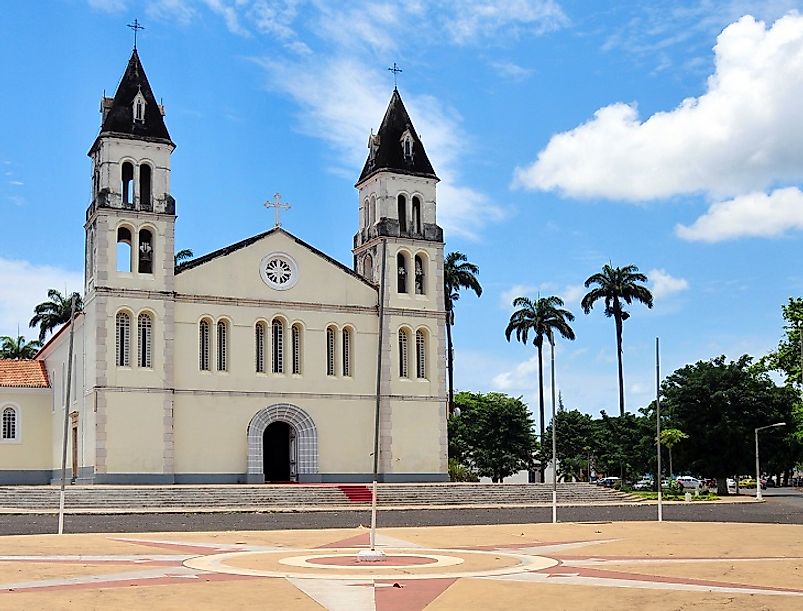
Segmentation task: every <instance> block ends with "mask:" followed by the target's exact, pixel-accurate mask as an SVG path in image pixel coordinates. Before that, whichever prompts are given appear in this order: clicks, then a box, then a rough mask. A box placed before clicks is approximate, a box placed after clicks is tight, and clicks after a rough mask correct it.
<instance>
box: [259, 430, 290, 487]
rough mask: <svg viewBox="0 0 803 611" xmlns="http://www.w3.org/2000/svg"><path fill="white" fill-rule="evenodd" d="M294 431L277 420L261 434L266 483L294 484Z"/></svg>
mask: <svg viewBox="0 0 803 611" xmlns="http://www.w3.org/2000/svg"><path fill="white" fill-rule="evenodd" d="M297 462H298V458H297V455H296V431H295V429H294V428H293V427H292V426H290V425H289V424H288V423H287V422H282V421H280V420H277V421H276V422H272V423H271V424H269V425H268V426H267V427H266V428H265V432H264V433H263V434H262V464H263V469H264V473H265V481H266V482H291V481H292V482H294V481H297V478H298V473H297V472H296V464H297Z"/></svg>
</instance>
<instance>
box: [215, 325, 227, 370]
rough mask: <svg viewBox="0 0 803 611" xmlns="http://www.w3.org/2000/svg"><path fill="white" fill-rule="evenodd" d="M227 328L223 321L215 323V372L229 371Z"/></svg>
mask: <svg viewBox="0 0 803 611" xmlns="http://www.w3.org/2000/svg"><path fill="white" fill-rule="evenodd" d="M228 341H229V327H228V325H227V324H226V321H225V320H219V321H218V323H217V370H218V371H228V369H229V362H228V358H229V345H228Z"/></svg>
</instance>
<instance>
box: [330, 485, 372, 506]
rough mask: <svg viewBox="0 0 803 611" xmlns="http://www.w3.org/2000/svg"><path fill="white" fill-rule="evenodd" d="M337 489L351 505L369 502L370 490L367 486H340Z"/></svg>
mask: <svg viewBox="0 0 803 611" xmlns="http://www.w3.org/2000/svg"><path fill="white" fill-rule="evenodd" d="M338 488H339V489H340V492H342V493H343V494H345V495H346V498H348V500H350V501H351V502H352V503H370V502H371V489H370V488H369V487H368V486H359V485H349V484H341V485H339V486H338Z"/></svg>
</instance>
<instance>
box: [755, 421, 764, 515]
mask: <svg viewBox="0 0 803 611" xmlns="http://www.w3.org/2000/svg"><path fill="white" fill-rule="evenodd" d="M761 428H763V427H759V428H757V429H756V500H757V501H760V500H761V499H762V496H761V479H760V478H761V471H760V468H759V462H758V431H759V430H760V429H761Z"/></svg>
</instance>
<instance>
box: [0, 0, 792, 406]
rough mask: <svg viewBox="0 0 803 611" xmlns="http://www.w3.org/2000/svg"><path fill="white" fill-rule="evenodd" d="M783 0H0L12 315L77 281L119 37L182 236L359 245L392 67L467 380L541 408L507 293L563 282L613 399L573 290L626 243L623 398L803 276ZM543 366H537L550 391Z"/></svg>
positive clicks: (590, 399) (751, 332)
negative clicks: (461, 266) (432, 191)
mask: <svg viewBox="0 0 803 611" xmlns="http://www.w3.org/2000/svg"><path fill="white" fill-rule="evenodd" d="M801 4H803V3H802V2H792V1H784V0H764V1H749V0H720V1H716V2H715V1H706V0H702V1H695V2H683V1H670V0H666V1H656V0H650V1H646V0H645V1H640V2H637V1H633V0H618V1H617V0H612V1H607V2H587V1H581V0H576V1H561V0H497V1H491V0H451V1H443V2H438V1H431V2H418V1H416V0H410V1H407V2H403V3H397V2H383V1H381V0H373V1H363V0H352V1H344V2H328V1H325V0H281V1H274V0H142V1H135V0H50V1H49V2H47V3H45V4H42V3H34V2H27V1H23V0H13V1H11V0H10V1H9V2H8V3H4V6H3V19H2V21H0V74H2V75H3V78H2V79H1V80H0V94H1V95H2V100H3V117H2V129H0V226H2V228H3V232H2V239H0V335H16V334H17V326H18V325H19V332H20V333H21V334H23V335H26V336H28V337H33V336H35V334H36V331H35V330H32V329H28V328H27V322H28V320H29V319H30V317H31V315H32V309H33V306H34V305H35V304H36V303H39V302H40V301H43V300H44V299H45V298H46V293H47V289H48V288H51V287H52V288H58V289H59V290H68V291H69V290H80V289H81V287H82V286H83V282H82V274H83V271H82V270H83V252H84V246H83V243H84V231H83V220H84V214H85V210H86V207H87V205H88V203H89V196H90V186H91V166H90V161H89V159H88V158H87V156H86V153H87V151H88V150H89V147H90V146H91V144H92V142H93V140H94V138H95V136H96V135H97V132H98V129H99V127H100V115H99V112H98V110H99V102H100V98H101V96H102V95H103V93H104V92H105V93H106V95H112V94H113V92H114V90H115V88H116V86H117V83H118V81H119V79H120V77H121V76H122V73H123V71H124V69H125V66H126V63H127V61H128V58H129V56H130V53H131V48H132V32H131V30H129V29H128V28H126V24H128V23H131V22H132V21H133V19H134V18H137V19H138V20H139V21H140V22H141V23H142V24H143V25H144V27H145V29H144V30H143V31H141V32H140V33H139V40H138V50H139V54H140V57H141V59H142V62H143V64H144V67H145V70H146V72H147V74H148V78H149V80H150V83H151V86H152V88H153V90H154V93H155V94H156V96H157V98H160V99H161V100H162V101H163V102H164V104H165V107H166V111H167V114H166V123H167V126H168V129H169V131H170V134H171V137H172V139H173V141H174V142H175V143H176V144H177V145H178V146H177V149H176V151H175V152H174V153H173V157H172V176H171V182H172V184H171V188H172V195H173V196H174V197H175V199H176V207H177V213H178V220H177V225H176V247H177V248H178V249H182V248H190V249H192V250H193V251H194V253H195V254H196V255H201V254H204V253H207V252H210V251H212V250H215V249H217V248H220V247H223V246H226V245H228V244H231V243H233V242H236V241H239V240H241V239H243V238H245V237H248V236H251V235H255V234H257V233H260V232H261V231H264V230H266V229H268V228H270V227H271V226H272V223H273V215H272V213H271V212H270V211H267V210H265V208H264V207H263V203H264V202H265V201H266V200H269V199H271V198H272V197H273V194H274V193H275V192H281V194H282V196H283V199H284V200H285V201H287V202H290V203H291V205H292V209H291V210H289V211H288V212H286V213H284V215H283V219H282V224H283V226H284V227H285V228H286V229H287V230H288V231H290V232H292V233H294V234H295V235H297V236H298V237H300V238H302V239H303V240H305V241H307V242H309V243H311V244H312V245H314V246H316V247H317V248H320V249H321V250H323V251H324V252H327V253H328V254H330V255H331V256H333V257H335V258H336V259H338V260H339V261H341V262H343V263H344V264H346V265H351V261H352V257H351V250H350V249H351V245H352V236H353V235H354V233H355V232H356V230H357V223H358V198H357V192H356V190H355V189H354V182H355V181H356V179H357V177H358V175H359V172H360V169H361V167H362V165H363V163H364V161H365V158H366V156H367V140H368V135H369V133H370V131H371V129H374V130H376V129H377V128H378V126H379V123H380V121H381V119H382V115H383V114H384V111H385V108H386V106H387V103H388V101H389V99H390V95H391V92H392V90H393V84H394V83H393V74H392V73H391V72H389V71H388V70H387V68H388V67H389V66H392V65H393V63H394V62H396V63H397V64H398V65H399V66H400V67H401V68H402V70H403V72H401V73H400V74H399V75H398V87H399V90H400V92H401V95H402V98H403V99H404V102H405V104H406V106H407V109H408V111H409V112H410V115H411V117H412V119H413V122H414V124H415V127H416V129H417V131H418V132H419V134H420V136H421V138H422V140H423V143H424V147H425V148H426V150H427V153H428V156H429V158H430V159H431V161H432V163H433V165H434V167H435V171H436V172H437V174H438V176H439V177H440V179H441V182H440V183H439V185H438V210H437V214H438V222H439V224H440V225H441V226H442V227H443V228H444V233H445V239H446V251H447V252H449V251H455V250H457V251H460V252H463V253H465V254H466V255H467V257H468V258H469V260H470V261H472V262H474V263H476V264H477V265H478V266H479V267H480V276H479V277H480V281H481V283H482V286H483V294H482V297H481V298H479V299H477V298H476V297H475V296H473V294H464V295H463V296H462V297H461V299H460V300H459V302H458V304H457V310H456V326H455V329H454V341H455V351H456V352H455V359H456V364H455V383H456V387H457V388H458V389H459V390H472V391H480V392H488V391H499V392H505V393H508V394H511V395H514V396H523V397H524V399H525V400H526V401H527V402H528V403H529V405H530V406H531V408H535V407H536V406H537V361H536V351H535V348H534V347H533V346H532V344H529V345H523V344H520V343H518V344H517V343H515V342H510V343H509V342H507V341H506V340H505V337H504V329H505V326H506V324H507V322H508V318H509V316H510V314H511V312H512V307H511V302H512V300H513V298H514V297H516V296H520V295H521V296H529V297H537V296H538V295H541V296H547V295H558V296H560V297H562V298H563V299H564V300H565V302H566V306H567V307H568V308H569V309H570V310H571V311H572V312H574V314H575V315H576V316H577V318H576V321H575V322H574V323H573V327H574V330H575V333H576V335H577V339H576V340H575V341H573V342H568V341H561V342H559V344H558V346H557V356H556V359H557V368H556V377H557V387H558V389H559V390H560V393H561V395H562V397H563V402H564V404H565V406H566V407H567V408H568V409H579V410H581V411H583V412H586V413H589V414H594V415H596V414H598V413H599V412H600V411H601V410H605V411H607V412H608V413H614V414H615V413H617V410H618V403H617V401H618V395H617V378H616V353H615V335H614V325H613V321H612V320H611V319H608V318H606V317H605V316H604V314H603V312H602V308H601V307H600V306H598V307H596V308H594V310H593V311H592V312H591V313H590V314H589V315H585V314H583V312H582V310H581V309H580V299H581V298H582V295H583V294H584V291H585V289H584V287H583V282H584V281H585V279H586V278H588V277H589V276H591V275H592V274H594V273H596V272H597V271H599V270H600V269H601V267H602V266H603V265H604V264H606V263H610V264H612V265H614V266H623V265H629V264H634V265H637V266H638V267H639V268H640V270H641V271H642V272H643V273H645V274H646V275H647V276H648V283H647V284H648V286H649V287H650V289H651V290H652V292H653V294H654V296H655V306H654V308H653V309H652V310H648V309H647V308H645V307H643V306H639V305H634V306H633V307H632V309H631V314H632V317H631V318H630V319H629V320H628V321H627V322H626V323H625V328H624V367H625V383H626V401H627V409H628V411H635V410H637V409H638V408H640V407H643V406H645V405H646V404H647V403H649V401H650V400H651V399H652V398H653V397H654V396H655V339H656V337H659V338H660V341H661V369H662V372H663V374H668V373H670V372H672V371H673V370H675V369H677V368H679V367H682V366H683V365H685V364H687V363H692V362H696V361H697V360H700V359H709V358H713V357H715V356H718V355H720V354H724V355H726V356H727V357H729V358H737V357H739V356H741V355H742V354H745V353H747V354H751V355H753V356H756V357H760V356H761V355H763V354H766V353H767V352H768V351H769V350H771V349H773V348H774V347H775V346H776V345H777V343H778V341H779V339H780V337H781V335H782V326H783V320H782V316H781V306H782V305H783V304H784V303H786V301H787V300H788V298H789V297H792V296H800V295H801V294H802V293H803V270H801V253H803V249H802V248H801V247H803V191H801V188H803V184H802V183H803V146H801V142H803V105H801V103H800V100H801V99H803V16H802V15H799V14H798V13H797V11H798V10H801V9H803V7H802V6H801ZM548 396H549V386H548V380H547V397H548Z"/></svg>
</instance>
